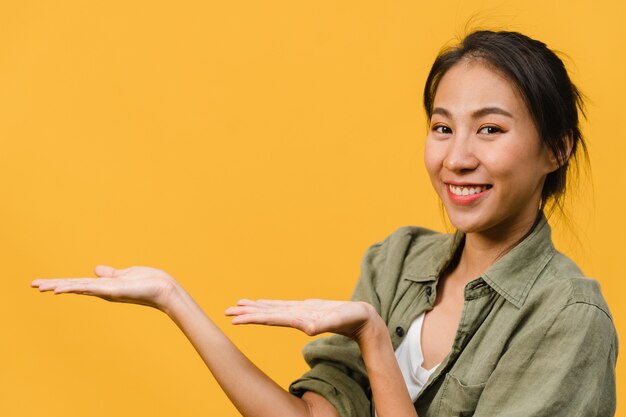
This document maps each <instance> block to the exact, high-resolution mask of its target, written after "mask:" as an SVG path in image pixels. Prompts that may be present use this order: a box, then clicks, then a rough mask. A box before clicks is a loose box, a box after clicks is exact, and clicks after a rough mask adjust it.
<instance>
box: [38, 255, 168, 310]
mask: <svg viewBox="0 0 626 417" xmlns="http://www.w3.org/2000/svg"><path fill="white" fill-rule="evenodd" d="M95 273H96V276H97V277H98V278H55V279H36V280H34V281H33V282H32V283H31V286H32V287H34V288H38V289H39V291H41V292H44V291H54V293H55V294H62V293H73V294H83V295H91V296H95V297H100V298H103V299H105V300H107V301H116V302H122V303H133V304H142V305H147V306H150V307H155V308H158V309H162V308H163V306H164V305H165V302H166V299H167V297H168V296H169V295H170V293H171V292H172V291H173V290H174V289H175V287H176V281H175V280H174V278H172V277H171V276H170V275H168V274H167V273H166V272H164V271H161V270H160V269H156V268H148V267H143V266H134V267H130V268H126V269H115V268H113V267H110V266H104V265H100V266H97V267H96V268H95Z"/></svg>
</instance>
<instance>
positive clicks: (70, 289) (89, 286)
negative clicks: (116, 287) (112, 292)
mask: <svg viewBox="0 0 626 417" xmlns="http://www.w3.org/2000/svg"><path fill="white" fill-rule="evenodd" d="M54 293H55V294H65V293H72V294H83V295H99V296H103V295H108V294H107V291H106V288H104V287H102V286H101V285H98V284H97V283H95V282H76V283H69V284H64V285H60V286H58V287H56V288H54Z"/></svg>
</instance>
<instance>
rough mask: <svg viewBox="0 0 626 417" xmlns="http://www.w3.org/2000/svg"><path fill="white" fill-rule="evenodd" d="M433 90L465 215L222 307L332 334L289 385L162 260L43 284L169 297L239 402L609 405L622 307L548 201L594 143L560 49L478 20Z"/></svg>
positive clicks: (280, 407) (483, 408) (454, 205)
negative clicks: (610, 299) (337, 270)
mask: <svg viewBox="0 0 626 417" xmlns="http://www.w3.org/2000/svg"><path fill="white" fill-rule="evenodd" d="M424 105H425V108H426V113H427V116H428V120H429V123H430V130H429V134H428V138H427V140H426V150H425V163H426V169H427V170H428V173H429V175H430V178H431V181H432V184H433V186H434V188H435V190H436V191H437V193H438V194H439V197H440V198H441V201H442V202H443V205H444V207H445V210H446V213H447V215H448V217H449V219H450V222H451V223H452V224H453V225H454V226H455V227H456V229H457V230H458V232H457V233H455V234H452V235H445V234H438V233H435V232H432V231H429V230H426V229H421V228H416V227H404V228H401V229H399V230H398V231H396V232H395V233H393V234H392V235H390V236H389V237H388V238H387V239H385V240H384V241H383V242H381V243H379V244H376V245H373V246H372V247H371V248H370V249H369V250H368V252H367V253H366V255H365V258H364V262H363V265H362V275H361V277H360V279H359V281H358V284H357V287H356V290H355V292H354V296H353V301H349V302H348V301H346V302H344V301H326V300H305V301H272V300H257V301H250V300H241V301H239V302H238V303H237V306H235V307H231V308H229V309H228V310H227V311H226V313H227V314H229V315H232V316H234V318H233V323H235V324H244V323H257V324H266V325H278V326H290V327H294V328H297V329H300V330H302V331H304V332H305V333H307V334H310V335H314V334H319V333H323V332H332V333H336V335H333V336H331V337H328V338H325V339H319V340H317V341H315V342H313V343H311V344H309V345H308V346H307V347H306V348H305V358H306V360H307V362H308V363H309V364H310V365H311V370H310V371H309V372H308V373H306V374H305V375H304V376H302V377H301V378H300V379H298V380H297V381H295V382H294V383H293V384H292V385H291V387H290V392H291V393H289V392H287V391H285V390H283V389H282V388H280V387H278V386H277V385H276V384H275V383H274V382H273V381H272V380H271V379H269V378H268V377H267V376H266V375H265V374H263V373H262V372H261V371H260V370H258V369H257V368H256V367H255V366H254V365H253V364H252V363H251V362H250V361H249V360H248V359H247V358H246V357H245V356H244V355H243V354H242V353H241V352H240V351H239V350H238V349H237V348H236V347H235V346H234V345H233V344H232V343H231V342H230V341H229V340H228V339H227V338H226V336H224V334H223V333H222V332H221V331H220V330H219V329H218V328H217V327H216V326H215V325H214V324H213V323H212V322H211V320H210V319H209V318H208V317H207V316H206V315H205V314H204V313H203V311H202V310H201V308H200V307H199V306H198V305H197V304H196V303H195V302H194V301H193V299H192V298H191V297H190V296H189V294H188V293H187V292H185V290H184V289H183V288H182V287H181V286H180V285H179V284H178V283H177V282H176V281H175V280H174V279H173V278H172V277H170V276H169V275H168V274H166V273H165V272H163V271H160V270H157V269H152V268H146V267H132V268H127V269H121V270H116V269H113V268H111V267H106V266H98V267H96V271H95V272H96V275H97V276H98V278H81V279H51V280H35V281H34V282H33V286H34V287H37V288H39V290H40V291H54V292H55V293H78V294H86V295H94V296H98V297H102V298H105V299H107V300H111V301H119V302H130V303H136V304H144V305H148V306H152V307H156V308H158V309H160V310H162V311H163V312H165V313H166V314H167V315H169V316H170V317H171V318H172V319H173V320H174V321H175V322H176V324H177V325H178V326H179V327H180V328H181V330H182V331H183V332H184V333H185V335H186V336H187V337H188V338H189V340H190V341H191V343H192V344H193V345H194V346H195V348H196V349H197V351H198V353H199V354H200V355H201V356H202V358H203V359H204V361H205V363H206V365H207V366H208V368H209V369H210V370H211V372H212V373H213V375H214V376H215V378H216V379H217V381H218V382H219V383H220V385H221V386H222V388H223V389H224V391H225V392H226V394H227V395H228V396H229V398H230V399H231V400H232V402H233V403H234V404H235V406H236V407H237V408H238V409H239V411H240V412H241V414H242V415H244V416H282V415H284V416H314V417H331V416H342V417H347V416H358V417H362V416H369V415H373V414H374V413H375V414H376V415H378V416H379V417H403V416H416V415H419V416H420V417H428V416H445V417H450V416H469V415H474V416H485V417H487V416H489V417H491V416H548V415H549V416H571V415H584V416H610V415H613V414H614V411H615V371H614V370H615V362H616V357H617V338H616V332H615V328H614V325H613V322H612V318H611V315H610V312H609V310H608V308H607V306H606V303H605V301H604V299H603V297H602V295H601V292H600V289H599V286H598V284H597V282H595V281H593V280H591V279H587V278H585V277H584V276H583V274H582V273H581V271H580V270H579V269H578V268H577V267H576V265H575V264H574V263H573V262H572V261H571V260H569V259H568V258H567V257H565V256H564V255H562V254H561V253H559V252H558V251H556V250H555V249H554V246H553V245H552V241H551V238H550V227H549V225H548V223H547V220H546V217H545V216H544V214H543V212H544V209H545V208H546V207H550V206H551V207H554V206H558V205H559V203H560V202H561V198H562V196H563V194H564V192H565V186H566V174H567V172H568V169H569V167H570V165H571V164H570V161H572V160H573V159H574V158H575V157H576V156H577V155H578V154H579V153H580V152H584V151H585V148H584V142H583V141H582V136H581V133H580V130H579V126H578V117H579V113H580V112H581V110H582V102H581V98H580V95H579V93H578V90H577V89H576V87H575V86H574V85H573V84H572V83H571V81H570V79H569V77H568V75H567V72H566V70H565V68H564V66H563V63H562V62H561V60H560V59H559V58H558V57H557V56H556V55H555V54H554V53H553V52H552V51H550V50H549V49H548V48H547V47H546V46H545V45H544V44H543V43H541V42H539V41H536V40H533V39H530V38H528V37H526V36H524V35H521V34H518V33H513V32H490V31H479V32H474V33H472V34H470V35H469V36H467V37H466V38H465V39H464V40H463V42H462V43H461V44H460V45H458V46H457V47H454V48H451V49H448V50H447V51H444V52H443V53H442V54H440V55H439V56H438V58H437V59H436V61H435V63H434V65H433V67H432V69H431V72H430V74H429V76H428V79H427V81H426V87H425V91H424ZM292 394H295V395H292Z"/></svg>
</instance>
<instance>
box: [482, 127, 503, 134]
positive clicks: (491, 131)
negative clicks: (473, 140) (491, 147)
mask: <svg viewBox="0 0 626 417" xmlns="http://www.w3.org/2000/svg"><path fill="white" fill-rule="evenodd" d="M501 132H502V129H500V128H499V127H497V126H484V127H481V128H480V130H479V131H478V133H482V134H486V135H494V134H496V133H501Z"/></svg>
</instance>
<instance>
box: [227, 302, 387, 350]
mask: <svg viewBox="0 0 626 417" xmlns="http://www.w3.org/2000/svg"><path fill="white" fill-rule="evenodd" d="M225 313H226V315H228V316H235V317H234V318H233V320H232V322H233V324H265V325H269V326H282V327H293V328H296V329H299V330H301V331H303V332H304V333H306V334H308V335H309V336H313V335H317V334H320V333H325V332H330V333H337V334H341V335H344V336H348V337H350V338H352V339H354V340H356V341H357V342H358V341H359V339H360V338H361V337H362V336H363V334H364V333H365V332H366V331H367V329H368V328H369V327H370V326H371V324H372V322H373V321H374V320H381V319H380V316H379V315H378V313H377V312H376V310H375V309H374V307H372V306H371V305H370V304H368V303H365V302H358V301H330V300H318V299H310V300H304V301H280V300H257V301H251V300H245V299H244V300H239V302H237V306H235V307H230V308H229V309H227V310H226V312H225Z"/></svg>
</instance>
